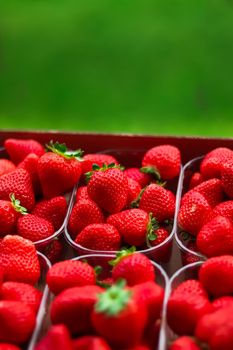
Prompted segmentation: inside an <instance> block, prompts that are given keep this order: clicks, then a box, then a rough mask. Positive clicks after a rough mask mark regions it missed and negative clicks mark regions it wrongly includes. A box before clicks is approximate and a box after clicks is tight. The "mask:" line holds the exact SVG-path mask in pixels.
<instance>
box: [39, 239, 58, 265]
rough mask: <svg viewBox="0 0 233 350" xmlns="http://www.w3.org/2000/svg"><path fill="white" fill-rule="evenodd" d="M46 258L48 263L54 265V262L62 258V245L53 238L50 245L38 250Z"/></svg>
mask: <svg viewBox="0 0 233 350" xmlns="http://www.w3.org/2000/svg"><path fill="white" fill-rule="evenodd" d="M40 251H41V252H42V253H43V254H44V255H45V256H47V258H48V259H49V261H50V262H51V263H52V264H54V263H55V262H57V261H59V260H60V259H61V256H62V252H63V244H62V242H61V241H60V240H59V239H57V238H55V239H53V240H52V242H51V243H49V244H48V245H46V247H45V248H44V249H41V250H40Z"/></svg>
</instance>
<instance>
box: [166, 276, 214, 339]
mask: <svg viewBox="0 0 233 350" xmlns="http://www.w3.org/2000/svg"><path fill="white" fill-rule="evenodd" d="M211 311H212V305H211V303H210V302H209V300H208V295H207V293H206V291H205V290H204V288H203V287H202V285H201V283H200V282H199V281H196V280H187V281H185V282H182V283H181V284H180V285H179V286H178V287H177V288H176V289H175V290H174V291H173V292H172V294H171V296H170V298H169V301H168V305H167V321H168V324H169V326H170V327H171V329H172V330H173V331H174V332H175V333H177V334H179V335H183V334H190V335H192V334H193V332H194V329H195V327H196V324H197V322H198V320H199V319H200V318H201V317H202V316H203V315H205V314H207V313H209V312H211Z"/></svg>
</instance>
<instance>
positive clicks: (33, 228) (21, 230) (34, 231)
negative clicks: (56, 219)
mask: <svg viewBox="0 0 233 350" xmlns="http://www.w3.org/2000/svg"><path fill="white" fill-rule="evenodd" d="M17 232H18V234H19V235H20V236H22V237H23V238H26V239H29V240H31V241H32V242H37V241H39V240H42V239H45V238H48V237H49V236H52V234H53V233H54V232H55V231H54V227H53V225H52V224H51V222H50V221H48V220H46V219H43V218H39V217H38V216H36V215H33V214H27V215H25V216H23V217H21V218H20V219H19V220H18V223H17Z"/></svg>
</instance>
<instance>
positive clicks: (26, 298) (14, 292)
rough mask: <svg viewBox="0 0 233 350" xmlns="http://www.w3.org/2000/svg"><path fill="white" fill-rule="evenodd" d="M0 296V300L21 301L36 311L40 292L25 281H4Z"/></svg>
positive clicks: (40, 295) (39, 300)
mask: <svg viewBox="0 0 233 350" xmlns="http://www.w3.org/2000/svg"><path fill="white" fill-rule="evenodd" d="M0 297H1V299H2V300H15V301H21V302H22V303H24V304H26V305H28V306H30V307H31V308H32V309H33V310H34V311H35V312H37V310H38V309H39V306H40V302H41V298H42V293H41V291H39V290H38V289H36V288H34V287H33V286H31V285H30V284H27V283H20V282H5V283H3V285H2V288H1V290H0Z"/></svg>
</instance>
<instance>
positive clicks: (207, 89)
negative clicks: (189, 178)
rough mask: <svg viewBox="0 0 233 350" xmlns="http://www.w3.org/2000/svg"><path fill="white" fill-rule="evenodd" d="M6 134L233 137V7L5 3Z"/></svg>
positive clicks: (151, 0)
mask: <svg viewBox="0 0 233 350" xmlns="http://www.w3.org/2000/svg"><path fill="white" fill-rule="evenodd" d="M0 127H1V128H27V129H30V128H37V129H38V128H40V129H47V128H50V129H67V130H86V131H103V132H105V131H114V132H135V133H153V134H177V135H182V134H183V135H184V134H187V135H190V134H195V135H216V136H233V135H232V134H233V133H232V130H233V1H231V0H228V1H227V0H173V1H166V0H125V1H124V0H117V1H111V0H79V1H78V0H66V1H61V0H47V1H46V0H44V1H31V0H27V1H26V0H21V1H17V0H14V1H13V0H8V1H5V2H4V1H1V4H0Z"/></svg>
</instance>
